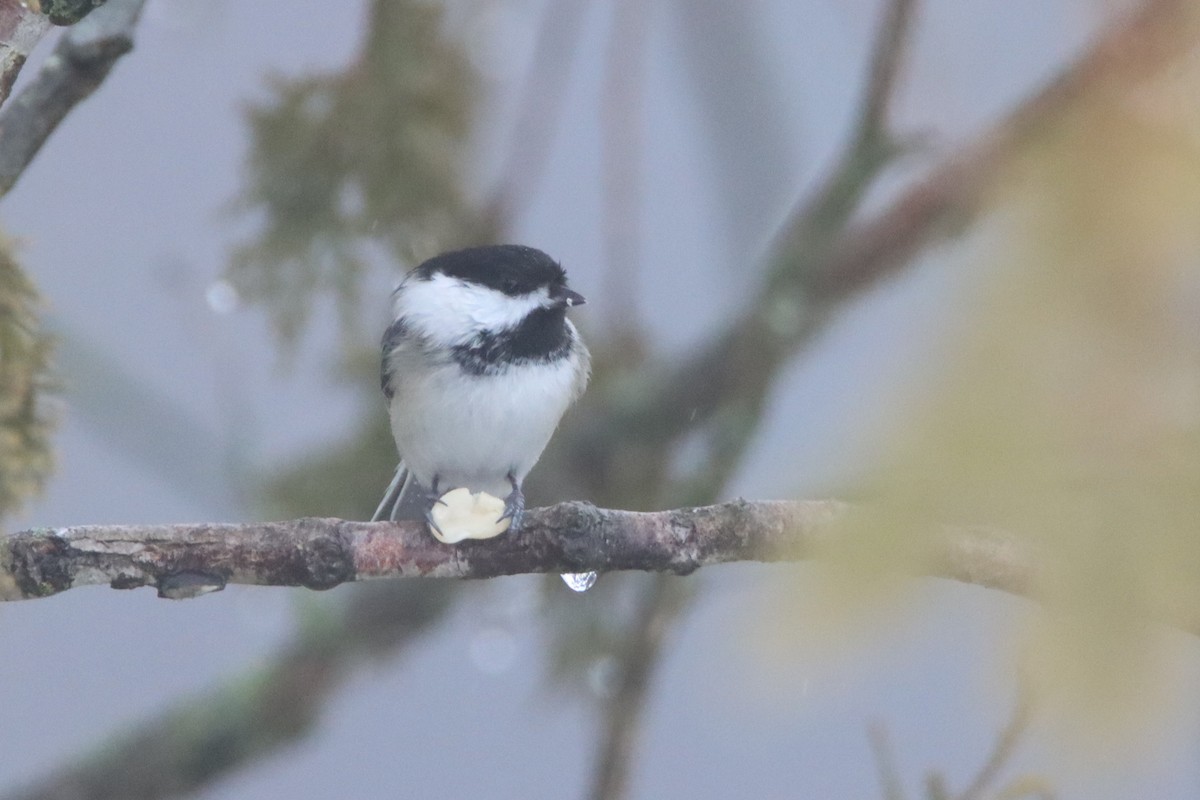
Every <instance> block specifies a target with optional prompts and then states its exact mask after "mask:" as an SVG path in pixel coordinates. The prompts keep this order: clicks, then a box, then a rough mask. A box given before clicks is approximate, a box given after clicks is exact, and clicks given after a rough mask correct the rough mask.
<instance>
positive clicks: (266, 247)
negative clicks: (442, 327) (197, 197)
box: [230, 0, 478, 343]
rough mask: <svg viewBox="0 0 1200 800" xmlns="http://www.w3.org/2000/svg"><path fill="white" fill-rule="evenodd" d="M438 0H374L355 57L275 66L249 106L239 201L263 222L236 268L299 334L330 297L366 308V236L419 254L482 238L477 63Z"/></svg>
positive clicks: (284, 334) (347, 314)
mask: <svg viewBox="0 0 1200 800" xmlns="http://www.w3.org/2000/svg"><path fill="white" fill-rule="evenodd" d="M443 16H444V14H443V10H442V7H441V5H440V4H435V3H428V2H422V0H406V1H405V2H399V1H392V2H376V3H374V4H373V5H372V7H371V11H370V18H369V19H368V21H367V26H366V39H365V43H364V47H363V49H362V51H361V52H360V53H359V55H358V58H357V59H356V61H355V62H353V63H352V64H351V65H350V66H349V67H348V68H346V69H345V70H342V71H339V72H336V73H329V74H322V75H309V76H305V77H299V78H283V77H275V78H274V79H273V80H272V81H271V88H270V97H268V98H267V99H266V100H264V101H261V102H258V103H255V104H253V105H251V106H250V107H249V108H248V110H247V118H248V120H249V123H250V127H251V141H252V148H251V152H250V156H249V164H248V170H247V178H246V185H245V189H244V190H243V193H242V196H241V197H240V199H239V201H238V203H237V210H239V211H242V212H249V213H250V214H251V215H252V216H256V217H258V218H259V219H260V222H261V230H260V232H259V233H258V234H257V235H256V236H254V237H253V238H252V239H251V240H249V241H247V242H245V243H244V244H243V245H242V246H241V247H240V248H238V250H237V251H236V252H235V253H234V256H233V258H232V262H231V265H230V276H231V277H232V278H233V280H234V281H235V282H236V284H237V285H238V287H239V289H240V290H241V291H242V292H243V294H244V295H245V296H246V297H248V298H249V299H251V300H254V301H256V302H259V303H262V304H263V305H264V306H265V307H266V308H267V309H268V310H269V311H270V313H271V316H272V319H273V322H274V323H275V325H276V328H277V330H278V332H279V333H280V335H281V338H282V339H283V341H284V342H285V343H291V342H293V341H294V340H295V339H296V337H297V335H298V334H299V333H300V332H301V331H302V330H303V324H304V323H305V321H306V320H307V318H308V314H309V312H310V311H311V309H312V306H313V303H314V302H315V301H316V300H317V299H318V298H321V297H324V296H330V297H332V298H333V300H334V301H335V302H336V304H337V307H338V309H339V312H340V317H341V321H342V323H343V326H344V327H345V328H347V329H349V330H351V331H353V330H354V327H353V326H354V323H355V321H356V320H357V319H358V318H359V316H360V314H359V309H360V308H361V307H362V306H361V304H360V302H359V301H360V297H359V288H360V284H361V281H362V278H363V273H364V270H365V269H366V267H367V265H368V263H369V258H370V249H369V248H370V247H371V246H372V245H374V246H376V247H380V246H382V249H383V253H384V255H386V256H388V257H390V259H392V261H393V262H394V263H399V264H405V263H409V264H411V263H412V262H413V261H415V260H419V259H421V258H424V257H427V256H429V255H433V254H434V253H435V252H437V251H440V250H444V249H447V248H448V247H449V246H452V245H455V244H461V243H464V242H466V241H469V240H472V239H473V238H475V237H474V236H473V235H472V231H473V230H475V226H474V224H472V222H471V220H472V215H471V213H470V212H469V210H468V208H467V206H466V202H465V200H464V198H463V192H462V172H463V165H464V163H465V162H466V147H465V145H466V143H467V138H468V134H469V133H470V130H471V122H472V112H473V109H474V105H475V100H476V97H477V94H478V91H477V89H478V87H477V76H476V75H475V73H474V71H473V69H472V67H471V65H470V63H469V61H468V59H467V57H466V54H465V48H464V47H463V46H462V44H461V43H460V42H458V41H456V40H455V38H454V37H453V36H452V35H451V34H450V32H448V31H447V30H446V27H445V21H444V19H443Z"/></svg>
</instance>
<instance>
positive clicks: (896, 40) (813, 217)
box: [592, 0, 917, 800]
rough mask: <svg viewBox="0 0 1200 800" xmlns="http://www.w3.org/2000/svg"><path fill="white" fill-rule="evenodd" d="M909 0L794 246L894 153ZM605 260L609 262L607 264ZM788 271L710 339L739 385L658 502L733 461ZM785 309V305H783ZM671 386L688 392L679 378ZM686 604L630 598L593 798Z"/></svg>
mask: <svg viewBox="0 0 1200 800" xmlns="http://www.w3.org/2000/svg"><path fill="white" fill-rule="evenodd" d="M916 6H917V3H916V0H890V2H889V3H888V4H887V6H886V7H885V9H884V14H883V17H882V19H881V21H880V27H879V32H878V34H877V36H876V43H875V47H874V49H873V54H872V59H871V65H870V69H869V76H868V81H867V87H866V90H865V92H864V96H863V100H862V103H861V108H860V111H859V115H858V119H857V123H856V127H855V129H854V131H852V133H851V136H850V137H849V140H848V142H847V144H846V147H845V151H844V152H843V153H842V156H841V158H840V159H839V162H838V165H837V167H836V168H835V169H834V171H833V173H832V175H831V176H830V178H829V179H828V180H827V181H826V182H825V183H824V184H823V185H822V186H821V187H819V188H818V190H817V191H816V192H815V193H814V194H813V195H812V197H811V199H810V200H809V201H808V202H807V203H806V204H805V205H804V207H803V210H802V212H801V214H800V216H799V219H798V220H797V221H796V224H795V226H794V228H795V231H796V232H802V233H801V235H802V238H803V239H804V244H803V245H802V246H803V247H806V248H812V250H813V251H814V252H821V251H822V250H823V248H824V247H825V246H826V243H827V242H829V241H830V240H832V239H833V238H834V237H835V236H836V235H837V234H838V233H840V232H841V231H842V230H843V229H844V228H845V226H846V224H847V222H848V221H849V219H850V216H851V214H853V213H854V211H855V210H856V209H857V207H858V205H859V202H860V201H861V199H862V197H863V196H864V195H865V194H866V192H867V190H868V189H869V188H870V187H871V185H872V184H873V183H874V181H875V179H876V178H877V177H878V176H879V174H880V173H881V171H882V170H883V169H884V168H885V167H886V166H887V164H888V162H889V161H890V159H891V158H892V157H893V156H894V155H895V154H896V153H897V152H899V147H897V146H896V145H895V143H894V139H893V136H892V133H891V130H890V126H889V120H888V107H889V105H890V103H891V98H892V95H893V93H894V90H895V86H896V83H897V79H898V75H899V73H900V71H901V67H902V65H903V61H904V53H905V52H906V49H907V47H906V46H907V44H908V42H909V39H910V38H911V37H910V33H911V26H912V20H913V16H914V13H915V9H916ZM619 12H620V6H618V13H619ZM612 266H613V265H611V264H610V265H609V269H610V270H611V269H612ZM791 271H792V265H791V264H790V263H789V262H788V261H787V260H785V259H782V258H777V259H776V260H775V261H774V262H773V263H771V264H769V265H768V285H767V288H766V291H765V293H764V294H763V295H762V296H761V297H760V299H759V303H758V310H757V311H753V312H751V313H750V314H748V315H747V316H746V317H745V318H744V320H743V322H742V323H741V324H740V325H735V326H734V327H733V328H732V329H731V330H730V333H729V334H728V336H727V338H726V342H741V344H733V345H731V346H732V347H733V348H735V349H736V348H738V347H741V348H744V349H745V351H746V352H744V353H736V352H735V353H730V352H728V351H726V350H725V347H726V346H727V345H726V343H723V342H719V343H718V350H719V351H721V352H722V353H723V355H724V356H732V358H733V359H735V360H731V361H721V362H720V363H716V362H709V364H708V366H710V367H711V368H712V369H714V370H715V372H714V373H713V374H715V375H718V376H721V375H729V374H730V373H735V374H734V375H733V377H734V379H735V380H736V381H738V383H739V384H740V385H739V386H738V388H737V389H735V390H734V391H733V392H730V393H729V394H727V395H726V397H725V398H724V399H723V400H720V401H718V402H717V403H716V404H715V405H714V406H713V407H712V409H711V412H710V415H709V419H707V420H701V423H703V422H709V423H710V424H709V426H708V431H707V435H708V444H709V446H708V447H707V448H706V451H707V454H706V457H705V458H703V459H702V460H701V463H700V464H699V465H697V466H696V467H695V468H694V469H693V470H692V471H691V473H690V474H689V475H688V476H687V477H686V478H684V479H683V480H679V481H674V482H671V483H670V484H669V485H667V486H666V487H665V488H664V489H663V490H661V494H662V495H663V496H664V498H665V500H666V502H668V503H675V502H685V503H697V502H712V501H713V500H714V499H716V498H717V497H718V495H719V493H720V491H721V490H722V488H723V487H724V486H725V484H726V482H727V481H728V479H729V476H730V475H731V474H732V473H733V471H734V470H735V469H736V468H737V466H738V465H739V464H740V463H741V460H742V457H743V456H744V454H745V451H746V448H747V447H748V446H749V443H750V441H751V439H752V438H753V433H754V430H755V428H756V427H757V425H758V421H759V419H760V417H761V411H762V402H763V400H764V399H765V397H766V394H767V389H768V387H769V385H770V382H771V381H772V380H773V379H774V376H775V375H776V374H777V373H778V370H779V367H780V366H781V365H782V363H783V360H784V359H785V358H786V355H787V351H786V348H779V349H777V350H774V351H771V352H768V353H763V354H758V353H756V352H754V349H755V342H756V340H758V337H759V330H758V328H759V325H758V323H760V322H761V321H762V320H764V319H768V320H769V319H770V317H771V316H772V315H774V316H775V317H776V318H778V314H777V313H776V306H774V305H773V304H774V303H775V302H777V301H778V300H779V299H781V296H780V294H779V293H778V288H785V289H786V288H787V287H788V284H789V281H788V280H787V276H788V275H789V273H790V272H791ZM784 310H785V311H787V309H786V308H785V309H784ZM785 316H789V317H790V316H796V315H794V314H785ZM819 321H821V320H820V317H819V316H818V315H815V314H814V315H809V317H808V319H807V320H806V323H807V326H806V327H805V328H803V329H797V330H796V331H795V333H794V339H793V341H792V346H793V348H794V347H795V346H798V344H799V343H800V342H801V341H802V340H803V338H804V337H807V336H811V335H813V334H814V333H815V332H816V331H817V327H818V326H817V323H818V322H819ZM756 365H757V366H758V367H759V371H757V372H756V378H755V379H753V380H750V381H748V382H745V383H741V382H742V381H743V379H744V375H742V374H741V373H742V371H743V370H754V369H755V366H756ZM709 377H710V376H706V375H702V374H701V373H691V374H687V373H683V374H678V373H677V374H675V375H674V376H673V378H674V379H675V380H676V381H686V382H687V383H688V384H694V383H695V381H696V380H702V381H705V380H708V379H709ZM678 385H679V388H684V391H685V392H686V391H687V389H686V388H685V387H684V386H683V384H682V383H679V384H678ZM667 401H668V402H674V403H682V405H679V406H677V408H676V410H683V409H694V408H695V406H693V405H692V400H691V398H690V397H686V396H678V395H677V396H675V397H670V396H669V395H668V397H667ZM692 413H693V412H689V414H688V416H689V422H693V420H691V419H690V417H691V414H692ZM666 452H667V450H666V448H665V447H664V448H662V449H661V450H660V452H659V453H658V455H657V459H659V464H658V465H656V467H655V468H654V469H655V472H656V473H658V474H659V475H662V471H661V466H660V465H661V458H662V457H663V454H664V453H666ZM654 460H655V456H654V455H651V458H650V461H651V463H654ZM687 605H688V603H687V595H685V594H684V592H683V590H682V589H681V588H680V587H678V586H677V585H675V584H674V583H673V582H671V581H670V580H669V579H668V578H667V577H665V576H658V577H656V578H655V579H654V580H653V581H652V582H651V584H650V585H649V586H648V587H647V589H646V601H645V602H644V603H643V604H642V605H641V606H640V607H639V609H638V612H637V615H636V616H635V618H634V620H633V621H632V623H631V626H630V629H629V630H628V631H627V633H626V640H625V642H626V644H625V647H624V652H622V653H620V665H621V674H620V682H619V683H618V686H617V691H616V694H615V696H614V698H613V700H612V702H610V704H609V706H608V710H607V714H606V715H605V719H604V729H603V733H602V739H601V743H600V748H599V757H598V759H597V765H596V774H595V777H594V779H593V783H592V797H593V798H594V800H618V798H621V797H624V796H626V795H627V794H628V787H629V772H630V763H629V762H630V761H631V760H632V758H633V753H634V751H635V749H636V748H635V746H634V742H635V741H636V739H637V734H638V729H639V727H640V720H641V717H642V708H643V707H644V705H645V700H646V695H647V693H648V692H649V688H650V679H651V676H652V675H653V673H654V669H655V667H656V666H657V662H658V660H659V657H660V655H661V652H662V643H663V641H664V639H665V638H666V635H667V631H668V630H669V629H670V628H671V627H672V626H673V623H674V622H676V621H677V620H678V618H679V617H680V616H681V615H682V613H683V610H684V609H685V608H686V607H687Z"/></svg>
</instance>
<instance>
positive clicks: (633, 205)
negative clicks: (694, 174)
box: [600, 0, 655, 338]
mask: <svg viewBox="0 0 1200 800" xmlns="http://www.w3.org/2000/svg"><path fill="white" fill-rule="evenodd" d="M654 5H655V3H654V2H651V1H650V0H618V1H617V2H616V3H615V4H614V5H613V18H612V31H611V32H610V34H609V40H608V53H607V55H606V63H605V69H606V72H607V74H606V77H605V83H604V89H603V92H602V94H601V100H600V105H601V108H600V118H601V120H603V129H602V131H601V135H602V150H603V153H602V163H603V168H602V169H601V175H602V182H603V208H604V217H603V221H602V223H601V227H602V228H603V239H604V262H605V263H604V286H605V288H604V309H605V316H606V319H607V321H608V323H609V325H608V327H609V331H610V334H615V335H616V336H617V337H622V338H636V337H637V330H638V327H639V325H638V322H639V320H638V309H637V298H638V295H639V294H640V293H639V292H638V291H637V288H638V280H639V278H640V275H641V264H640V259H641V230H642V221H641V215H642V187H641V179H642V169H641V158H642V129H643V119H642V104H643V94H644V92H645V87H646V57H647V55H648V53H647V49H646V36H647V33H648V31H649V26H648V25H647V21H648V17H649V13H650V11H651V10H652V9H653V8H654Z"/></svg>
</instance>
